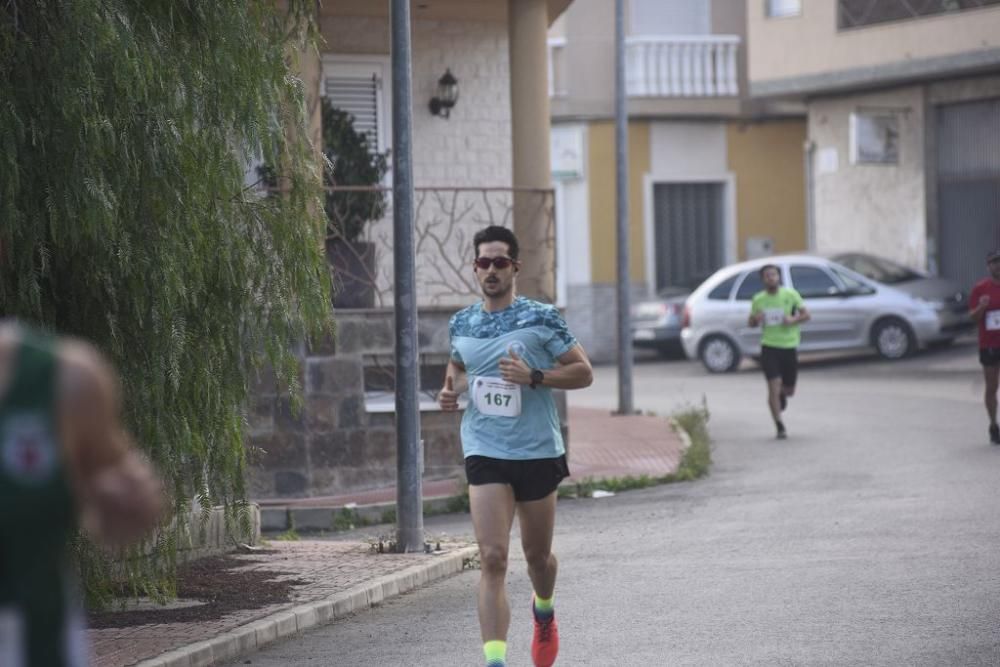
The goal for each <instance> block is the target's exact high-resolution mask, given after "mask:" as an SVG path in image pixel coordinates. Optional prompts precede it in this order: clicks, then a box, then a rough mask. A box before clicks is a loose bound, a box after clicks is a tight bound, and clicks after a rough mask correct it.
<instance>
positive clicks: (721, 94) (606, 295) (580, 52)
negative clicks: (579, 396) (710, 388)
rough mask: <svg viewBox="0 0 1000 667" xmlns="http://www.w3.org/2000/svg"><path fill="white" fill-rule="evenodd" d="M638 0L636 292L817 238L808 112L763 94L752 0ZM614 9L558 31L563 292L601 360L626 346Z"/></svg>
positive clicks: (554, 46)
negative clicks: (618, 310)
mask: <svg viewBox="0 0 1000 667" xmlns="http://www.w3.org/2000/svg"><path fill="white" fill-rule="evenodd" d="M625 7H626V32H627V35H626V91H627V94H628V101H627V106H628V113H629V210H630V219H629V224H630V252H631V254H630V269H631V280H632V287H633V292H634V294H635V298H641V297H643V296H649V295H652V294H655V293H657V292H660V291H662V290H665V289H670V288H681V289H683V288H686V287H691V286H694V285H696V284H697V283H698V282H699V281H700V280H702V279H704V278H705V277H707V276H708V275H710V274H711V273H712V272H714V271H715V270H716V269H718V268H720V267H721V266H724V265H725V264H728V263H731V262H734V261H737V260H740V259H744V258H747V257H751V256H759V255H762V254H770V253H773V252H783V251H793V250H801V249H802V248H804V247H805V245H806V233H805V230H806V227H805V185H804V180H803V144H804V140H805V134H806V124H805V120H804V113H803V110H802V107H801V105H794V104H793V105H788V104H784V103H777V104H775V103H770V102H764V103H762V102H757V101H755V100H752V99H751V98H750V96H749V94H748V85H747V69H746V41H747V35H746V12H745V8H744V6H743V3H742V2H731V1H727V0H712V1H709V0H627V1H626V3H625ZM613 10H614V3H613V2H608V1H606V0H576V2H574V3H573V5H572V6H571V7H570V8H569V9H568V10H567V11H566V12H565V13H564V14H563V15H562V17H561V18H560V19H559V20H558V21H557V22H556V23H555V24H554V25H553V26H552V28H551V29H550V31H549V52H550V57H549V63H550V64H549V68H550V70H549V76H550V83H549V93H550V95H551V111H552V140H553V141H552V151H551V154H552V169H553V177H554V181H555V187H556V204H557V205H556V210H557V228H558V231H559V234H558V237H559V239H560V243H559V254H558V255H557V264H558V265H559V266H560V267H562V268H561V269H560V272H559V275H560V278H561V283H562V289H561V290H560V299H561V301H562V303H563V304H564V305H565V307H566V314H567V319H568V321H569V324H570V326H571V327H572V328H573V330H574V331H575V332H576V333H577V334H578V335H579V336H580V338H581V341H582V342H583V344H584V346H585V347H586V348H587V349H588V352H589V353H590V354H591V356H592V357H593V358H594V359H596V360H598V361H610V360H613V359H614V357H615V353H616V349H617V347H616V346H617V343H616V340H615V335H616V333H615V332H616V328H615V326H613V325H614V315H613V313H614V312H615V310H614V308H615V307H614V300H615V290H616V265H615V262H616V256H617V251H616V240H615V239H616V236H615V228H616V220H615V200H616V193H615V161H614V155H615V145H614V118H613V102H614V99H613V92H614V32H613V26H614V14H613Z"/></svg>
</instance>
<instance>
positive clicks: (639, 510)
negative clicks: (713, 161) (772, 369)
mask: <svg viewBox="0 0 1000 667" xmlns="http://www.w3.org/2000/svg"><path fill="white" fill-rule="evenodd" d="M616 381H617V371H616V369H615V368H614V367H611V366H608V367H600V368H598V369H597V380H596V382H595V385H594V386H593V387H592V388H590V389H587V390H583V391H580V392H576V393H575V394H574V395H573V396H572V397H571V401H572V403H573V404H574V405H580V406H590V407H604V408H608V409H609V410H610V409H613V408H614V407H615V404H616V401H617V384H616ZM981 392H982V379H981V376H980V374H979V370H978V366H977V365H976V359H975V349H974V347H973V346H970V345H969V344H963V345H957V346H954V347H952V348H949V349H945V350H935V351H930V352H926V353H922V354H920V355H917V356H915V357H913V358H910V359H907V360H905V361H902V362H896V363H889V362H882V361H880V360H878V359H875V358H872V357H870V356H869V357H854V358H843V357H841V358H835V359H830V358H827V359H823V360H813V361H807V362H806V363H805V364H804V367H803V370H802V372H801V375H800V382H799V395H798V396H796V397H795V398H794V399H792V401H791V404H790V406H789V409H788V413H787V418H786V423H787V426H788V430H789V434H790V438H789V440H787V441H783V442H782V441H776V440H774V438H773V435H774V434H773V426H772V425H771V423H770V418H769V416H768V414H767V409H766V406H765V396H764V381H763V379H762V377H761V376H760V374H759V371H758V370H757V369H756V367H754V366H753V365H752V364H747V365H745V367H744V368H743V369H741V371H740V372H738V373H735V374H729V375H724V376H711V375H708V374H706V373H705V372H704V371H703V370H702V369H701V367H700V366H698V365H696V364H693V363H689V362H683V361H662V360H658V359H655V358H643V359H641V360H640V361H639V362H638V363H637V364H636V368H635V403H636V407H637V408H639V409H641V410H648V411H655V412H657V413H660V414H669V413H671V412H673V411H675V410H677V409H678V408H679V407H682V406H683V405H685V404H696V403H700V402H701V400H702V397H704V399H705V400H706V401H707V403H708V406H709V409H710V411H711V422H710V430H711V433H712V436H713V438H714V440H715V446H714V451H713V455H714V458H715V465H714V466H713V469H712V473H711V475H710V476H709V477H708V478H706V479H703V480H700V481H697V482H692V483H685V484H673V485H667V486H661V487H656V488H651V489H645V490H641V491H633V492H628V493H623V494H619V495H616V496H614V497H610V498H601V499H589V500H568V501H562V502H561V503H560V507H559V516H558V519H557V528H556V537H555V549H556V553H557V554H558V555H559V558H560V578H559V582H558V584H557V588H556V609H557V617H558V619H559V621H560V628H561V637H562V651H561V654H560V659H559V661H558V663H557V664H559V665H594V666H602V667H603V666H617V665H637V666H638V665H711V666H716V665H771V666H774V665H928V666H934V667H941V666H951V665H1000V497H998V496H1000V494H998V489H1000V447H996V446H990V445H989V444H988V441H987V437H986V418H985V413H984V410H983V408H982V405H981ZM570 437H571V438H572V434H571V436H570ZM426 528H427V533H428V535H429V536H431V537H433V536H434V535H437V534H470V533H471V526H470V524H469V519H468V516H467V515H460V516H450V517H436V518H432V519H429V520H428V521H427V523H426ZM369 532H370V531H369ZM515 533H516V528H515ZM352 537H354V538H356V537H357V535H354V536H352ZM513 547H514V548H513V550H512V553H513V557H512V561H511V572H510V576H509V581H510V583H509V592H510V599H511V605H512V608H513V618H512V627H511V636H510V638H509V644H508V645H509V649H508V659H509V663H508V664H510V665H512V666H519V665H530V664H531V662H530V658H529V654H528V644H529V641H530V637H531V635H530V631H531V626H530V611H529V604H530V586H529V583H528V580H527V577H526V575H525V572H524V561H523V559H522V558H521V557H520V554H519V553H518V547H519V544H518V542H517V539H516V534H515V538H514V541H513ZM477 579H478V573H477V572H475V571H469V572H466V573H465V574H462V575H460V576H457V577H454V578H452V579H450V580H447V581H445V582H441V583H438V584H435V585H433V586H431V587H428V588H424V589H421V590H419V591H416V592H413V593H410V594H407V595H404V596H401V597H399V598H396V599H394V600H391V601H389V602H387V603H386V604H384V605H383V606H381V607H379V608H377V609H374V610H371V611H369V612H365V613H362V614H359V615H357V616H354V617H352V618H350V619H348V620H346V621H344V622H338V623H336V624H334V625H331V626H327V627H323V628H319V629H317V630H315V631H313V632H311V633H308V634H305V635H303V636H300V637H297V638H295V639H293V640H291V641H288V642H283V643H280V644H277V645H275V646H273V647H271V648H269V649H266V650H264V651H262V652H260V653H257V654H254V655H251V656H249V657H246V658H243V659H241V660H240V661H238V662H237V663H234V664H253V665H267V666H270V665H275V666H276V665H341V666H352V667H353V666H360V665H433V666H441V667H453V666H454V667H458V666H462V667H469V666H470V665H479V664H483V661H482V654H481V650H480V640H479V636H478V635H479V631H478V625H477V621H476V606H475V586H476V582H477Z"/></svg>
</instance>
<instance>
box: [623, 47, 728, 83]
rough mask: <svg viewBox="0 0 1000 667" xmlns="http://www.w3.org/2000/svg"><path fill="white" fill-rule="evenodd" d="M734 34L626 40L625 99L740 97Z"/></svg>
mask: <svg viewBox="0 0 1000 667" xmlns="http://www.w3.org/2000/svg"><path fill="white" fill-rule="evenodd" d="M739 48H740V37H739V36H738V35H679V36H670V37H629V38H627V39H626V40H625V63H626V70H625V89H626V91H627V93H628V96H629V97H700V98H705V97H735V96H738V95H739V94H740V87H739V68H738V58H737V56H738V52H739Z"/></svg>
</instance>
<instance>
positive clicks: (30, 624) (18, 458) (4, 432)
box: [0, 329, 82, 667]
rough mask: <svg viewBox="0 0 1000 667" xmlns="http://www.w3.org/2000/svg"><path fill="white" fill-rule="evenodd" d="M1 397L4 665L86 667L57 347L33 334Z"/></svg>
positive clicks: (0, 631) (0, 642) (0, 632)
mask: <svg viewBox="0 0 1000 667" xmlns="http://www.w3.org/2000/svg"><path fill="white" fill-rule="evenodd" d="M21 332H22V340H21V342H20V343H19V344H18V346H17V347H16V349H15V350H14V353H13V355H12V359H13V362H12V363H13V368H12V373H11V376H10V382H9V383H8V386H7V390H6V391H5V392H4V393H3V395H2V396H0V663H3V662H4V661H5V660H10V661H11V662H12V664H15V665H16V664H23V665H28V666H30V667H50V666H51V667H62V666H65V665H75V664H82V656H81V655H80V648H79V647H78V646H77V645H76V644H77V642H78V641H79V637H78V636H77V635H78V632H76V631H74V629H73V628H74V624H73V623H71V619H72V620H77V619H78V617H79V614H78V612H75V611H73V610H74V604H73V602H72V596H71V591H72V590H73V588H72V587H73V584H74V578H73V575H72V574H71V573H72V569H71V566H70V560H69V553H68V543H69V539H70V536H71V535H72V534H73V531H74V529H75V511H74V502H73V495H72V492H71V490H70V485H69V482H68V480H67V476H66V467H65V464H64V455H63V447H62V443H61V442H60V441H59V437H58V435H59V434H58V421H57V417H58V416H57V413H56V377H57V369H58V358H57V356H56V353H55V348H54V345H55V342H54V340H52V339H49V338H46V337H43V336H41V335H39V334H37V333H34V332H32V331H30V330H28V329H22V330H21Z"/></svg>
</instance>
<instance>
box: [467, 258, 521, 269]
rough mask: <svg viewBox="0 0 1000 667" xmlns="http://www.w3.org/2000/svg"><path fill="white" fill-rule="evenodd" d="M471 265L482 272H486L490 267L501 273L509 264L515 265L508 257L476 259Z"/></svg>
mask: <svg viewBox="0 0 1000 667" xmlns="http://www.w3.org/2000/svg"><path fill="white" fill-rule="evenodd" d="M472 263H473V264H475V265H476V266H478V267H479V268H480V269H482V270H483V271H486V270H488V269H489V268H490V267H491V266H495V267H497V271H503V270H504V269H506V268H508V267H509V266H510V265H511V264H516V262H515V261H514V260H512V259H511V258H510V257H477V258H476V259H475V261H474V262H472Z"/></svg>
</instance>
